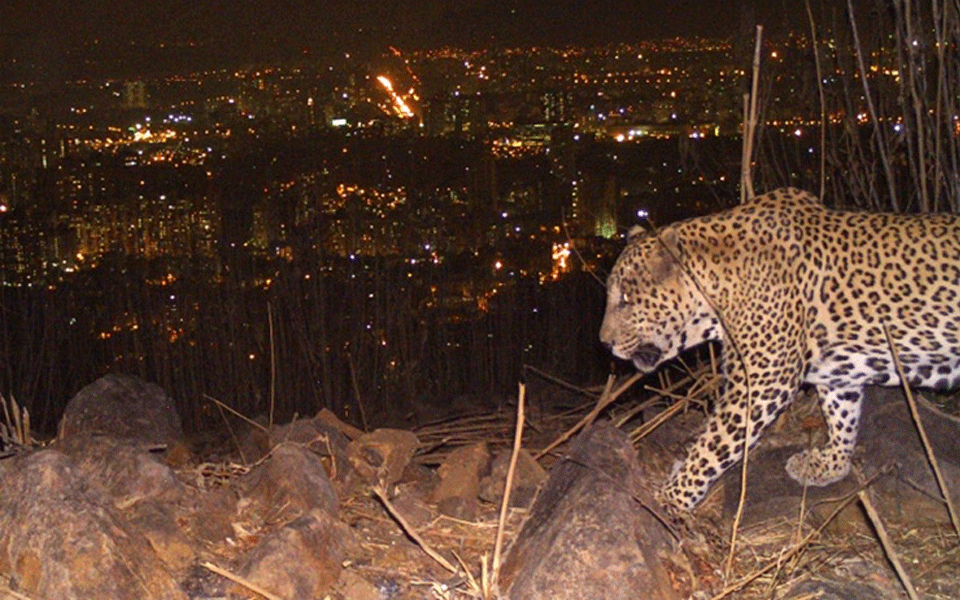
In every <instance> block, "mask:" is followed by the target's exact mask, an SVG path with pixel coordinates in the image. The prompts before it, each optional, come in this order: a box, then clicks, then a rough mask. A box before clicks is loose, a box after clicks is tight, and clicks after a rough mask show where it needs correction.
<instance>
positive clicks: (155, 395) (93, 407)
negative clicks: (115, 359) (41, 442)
mask: <svg viewBox="0 0 960 600" xmlns="http://www.w3.org/2000/svg"><path fill="white" fill-rule="evenodd" d="M79 433H86V434H105V435H109V436H111V437H115V438H129V439H134V440H138V441H140V442H142V443H144V444H146V445H153V446H160V447H165V446H167V445H173V444H174V443H176V442H177V441H178V440H181V439H182V438H183V427H182V426H181V424H180V415H179V414H177V408H176V403H175V402H174V401H173V400H172V399H171V398H170V397H169V396H167V394H166V392H164V391H163V390H162V389H161V388H160V387H159V386H157V385H155V384H152V383H147V382H145V381H143V380H142V379H140V378H139V377H133V376H131V375H120V374H111V375H105V376H103V377H101V378H100V379H98V380H96V381H94V382H93V383H91V384H90V385H88V386H87V387H85V388H83V389H82V390H80V391H79V392H77V394H76V395H75V396H74V397H73V398H72V399H71V400H70V401H69V402H68V403H67V406H66V408H65V409H64V412H63V417H62V418H61V419H60V434H59V436H58V437H59V438H60V439H66V438H68V437H70V436H72V435H76V434H79Z"/></svg>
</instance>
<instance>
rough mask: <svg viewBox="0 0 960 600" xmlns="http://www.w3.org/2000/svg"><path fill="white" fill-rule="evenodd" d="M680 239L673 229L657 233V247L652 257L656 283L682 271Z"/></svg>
mask: <svg viewBox="0 0 960 600" xmlns="http://www.w3.org/2000/svg"><path fill="white" fill-rule="evenodd" d="M681 252H682V248H681V247H680V237H679V236H678V235H677V230H676V229H674V228H673V227H665V228H663V229H661V230H660V231H659V232H657V246H656V249H655V250H654V252H653V256H652V257H651V264H650V271H651V273H652V274H653V278H654V281H657V282H660V281H664V280H665V279H667V278H668V277H670V276H671V275H672V274H673V273H674V272H676V271H677V270H679V269H680V262H679V261H680V256H681Z"/></svg>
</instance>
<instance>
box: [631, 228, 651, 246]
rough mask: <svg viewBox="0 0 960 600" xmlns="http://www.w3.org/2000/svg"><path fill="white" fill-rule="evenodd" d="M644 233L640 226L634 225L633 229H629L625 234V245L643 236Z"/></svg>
mask: <svg viewBox="0 0 960 600" xmlns="http://www.w3.org/2000/svg"><path fill="white" fill-rule="evenodd" d="M646 232H647V230H646V229H644V228H643V227H642V226H640V225H634V226H633V227H631V228H630V231H628V232H627V243H629V242H632V241H633V240H635V239H636V238H638V237H639V236H641V235H643V234H644V233H646Z"/></svg>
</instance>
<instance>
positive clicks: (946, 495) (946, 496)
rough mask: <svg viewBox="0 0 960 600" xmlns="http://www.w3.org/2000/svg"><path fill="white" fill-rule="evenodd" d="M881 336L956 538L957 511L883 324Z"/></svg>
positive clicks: (959, 522)
mask: <svg viewBox="0 0 960 600" xmlns="http://www.w3.org/2000/svg"><path fill="white" fill-rule="evenodd" d="M883 334H884V335H885V336H887V344H888V345H889V346H890V354H891V355H892V356H893V364H894V366H895V367H896V368H897V375H898V376H899V377H900V384H901V385H902V386H903V391H904V393H905V394H906V396H907V405H909V406H910V415H911V416H912V417H913V424H914V425H916V427H917V432H919V433H920V440H921V441H922V442H923V449H924V451H926V453H927V460H928V461H929V462H930V466H931V467H933V474H934V475H935V476H936V478H937V485H938V486H939V487H940V493H941V494H943V500H944V502H945V503H946V505H947V512H949V513H950V522H951V523H952V524H953V530H954V531H955V532H956V533H957V536H960V519H958V518H957V511H956V510H955V509H954V507H953V500H952V499H951V497H950V489H949V488H948V487H947V484H946V482H945V481H944V479H943V473H941V472H940V462H939V461H938V460H937V457H936V455H934V453H933V448H932V447H931V446H930V439H929V438H928V437H927V430H926V429H925V428H924V427H923V423H922V422H921V421H920V413H919V412H918V411H917V402H916V400H914V398H913V392H911V391H910V386H909V385H908V384H907V380H906V378H905V377H904V375H903V366H902V365H901V364H900V356H899V355H898V354H897V349H896V348H894V347H893V340H892V339H890V330H889V329H887V324H886V323H883Z"/></svg>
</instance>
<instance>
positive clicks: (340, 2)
mask: <svg viewBox="0 0 960 600" xmlns="http://www.w3.org/2000/svg"><path fill="white" fill-rule="evenodd" d="M823 1H824V0H814V3H815V4H822V2H823ZM758 22H762V23H763V24H764V26H765V27H767V29H768V30H769V31H779V30H783V29H784V28H791V29H805V28H806V26H807V23H806V17H805V13H804V12H803V2H802V0H773V1H770V0H632V1H627V0H593V1H591V2H585V1H583V0H555V1H553V2H544V0H459V1H457V0H413V1H406V2H401V1H400V0H377V1H357V0H325V1H323V0H313V1H309V0H229V1H228V0H147V1H144V0H74V1H72V2H70V1H67V0H13V1H12V2H10V1H9V0H8V1H7V2H2V3H0V52H2V54H0V56H2V58H3V63H4V64H5V65H6V66H5V69H6V70H7V71H11V70H12V71H17V70H21V71H22V70H24V69H39V70H44V71H49V72H51V73H60V74H70V72H72V71H76V70H78V69H79V70H81V71H82V70H83V69H84V65H86V68H90V61H91V59H92V60H93V61H94V62H97V61H102V59H103V58H104V57H108V58H112V59H114V60H115V59H116V57H117V56H118V54H119V55H120V56H123V54H124V53H130V54H133V53H136V52H139V51H142V50H141V49H142V48H143V47H146V46H150V45H158V44H161V43H163V44H166V50H167V52H166V54H163V55H155V56H151V57H147V58H145V59H144V60H145V61H154V62H153V63H152V64H149V65H140V66H141V67H142V68H150V67H152V68H155V69H157V70H164V69H168V68H177V67H181V68H183V67H185V68H187V69H189V68H191V67H192V65H191V64H162V63H164V62H166V61H172V62H173V63H185V62H186V63H190V62H192V61H201V62H203V61H207V62H210V63H217V62H224V63H238V62H239V63H256V62H269V61H276V60H285V59H289V58H291V57H297V56H310V55H322V54H331V53H337V52H351V53H364V52H370V53H380V52H383V51H385V50H386V48H387V47H388V46H391V45H392V46H395V47H400V48H402V49H415V48H424V47H436V46H442V45H453V46H458V47H466V48H477V47H484V46H490V45H508V46H531V45H544V44H549V45H567V44H574V45H600V44H605V43H608V42H618V41H637V40H641V39H655V38H662V37H672V36H676V35H705V36H710V37H725V36H730V35H736V34H741V33H742V32H748V33H747V35H751V36H752V31H753V27H754V25H755V24H756V23H758ZM94 40H97V43H96V44H95V45H94V44H93V42H94ZM131 42H135V43H136V45H135V46H131ZM191 43H194V44H196V43H199V44H200V45H201V46H202V49H200V50H197V49H196V48H197V46H194V50H193V51H192V53H191V52H186V53H183V52H181V53H179V54H178V53H176V52H174V50H173V49H176V48H184V47H189V46H188V45H189V44H191ZM12 58H16V59H17V62H16V63H15V66H14V67H11V66H10V63H11V59H12ZM134 62H136V61H134ZM196 66H197V67H199V68H203V67H207V66H210V65H200V64H198V65H196ZM6 74H7V75H10V74H11V73H9V72H8V73H6ZM21 74H22V73H21Z"/></svg>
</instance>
